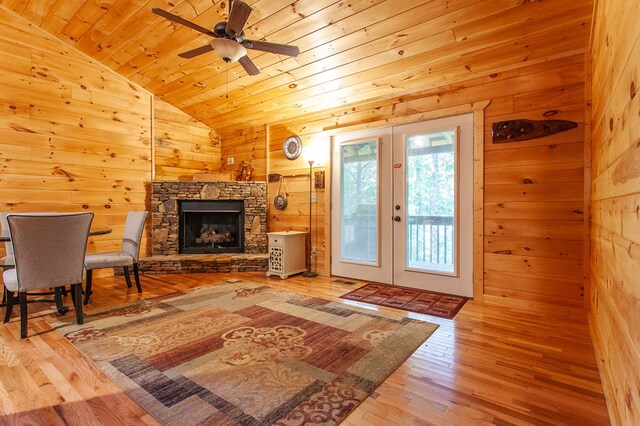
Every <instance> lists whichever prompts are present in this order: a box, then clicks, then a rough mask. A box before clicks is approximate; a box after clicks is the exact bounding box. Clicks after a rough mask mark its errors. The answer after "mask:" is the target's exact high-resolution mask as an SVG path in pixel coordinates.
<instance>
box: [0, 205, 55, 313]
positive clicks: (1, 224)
mask: <svg viewBox="0 0 640 426" xmlns="http://www.w3.org/2000/svg"><path fill="white" fill-rule="evenodd" d="M56 213H57V212H35V213H27V212H25V213H19V214H21V215H25V216H42V215H51V214H56ZM10 214H12V213H0V236H3V237H8V236H9V223H8V222H7V216H8V215H10ZM14 214H17V213H14ZM4 251H5V256H4V257H2V258H1V259H0V261H2V262H3V263H5V264H7V265H15V260H14V258H13V247H12V246H11V241H6V242H5V243H4ZM63 290H64V287H63ZM56 297H61V296H60V295H59V294H56ZM6 301H7V293H6V290H4V291H3V293H2V303H5V302H6ZM59 304H60V305H61V304H62V299H60V302H59Z"/></svg>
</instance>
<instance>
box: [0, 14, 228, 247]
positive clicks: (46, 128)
mask: <svg viewBox="0 0 640 426" xmlns="http://www.w3.org/2000/svg"><path fill="white" fill-rule="evenodd" d="M0 57H2V61H1V62H0V211H16V212H21V211H49V210H50V211H92V212H94V213H95V218H94V228H99V227H111V228H113V232H112V233H111V234H109V235H105V236H99V237H92V238H90V240H89V247H88V251H90V252H94V251H108V250H115V249H117V248H119V247H120V244H121V240H122V232H123V230H124V221H125V218H126V214H127V212H128V211H130V210H142V209H149V194H148V190H149V187H148V182H149V181H150V180H151V179H152V153H153V149H152V143H151V138H152V127H153V128H154V131H155V134H156V137H157V138H158V139H160V141H159V143H158V145H159V146H158V147H157V148H156V152H157V154H158V155H157V158H156V161H155V162H156V165H157V167H156V178H157V179H170V180H171V179H176V178H177V177H178V176H182V175H189V174H193V173H194V172H200V171H202V169H201V167H204V168H206V167H213V168H214V169H215V168H217V169H219V164H220V144H219V138H218V136H217V135H216V132H215V131H212V130H211V129H209V128H208V127H206V126H204V125H203V124H201V123H198V122H195V121H194V120H193V119H191V118H190V117H189V116H187V115H186V114H184V113H182V112H180V111H179V110H177V109H175V108H173V107H171V106H170V105H167V104H165V103H164V102H162V101H159V100H156V101H155V111H153V112H152V103H154V102H153V100H152V95H151V94H150V93H148V92H147V91H145V90H143V89H141V88H139V87H138V86H136V85H135V84H132V83H131V82H130V81H128V80H127V79H125V78H123V77H121V76H119V75H117V74H115V73H114V72H113V71H111V70H109V69H107V68H105V67H104V66H102V65H100V64H98V63H97V62H95V61H93V60H91V59H89V58H88V57H87V56H86V55H84V54H82V53H80V52H79V51H77V50H76V49H75V48H73V47H70V46H68V45H67V44H66V43H64V42H62V41H60V40H58V39H56V38H55V37H53V36H51V35H50V34H48V33H47V32H45V31H44V30H42V29H41V28H39V27H36V26H34V25H32V24H30V23H28V22H27V21H26V20H24V19H23V18H20V17H18V16H16V15H15V14H13V13H12V12H10V11H8V10H7V9H6V8H5V7H4V6H2V5H0ZM153 117H155V121H153ZM210 134H211V135H210ZM212 135H213V136H212ZM190 141H192V142H190ZM174 149H175V150H178V154H176V153H175V152H174V151H172V150H174ZM176 156H179V157H180V158H178V160H179V161H177V162H176V163H175V164H170V161H171V159H172V158H173V159H175V158H176ZM205 165H206V166H205ZM217 169H216V171H217ZM148 245H150V241H147V240H146V238H145V240H144V246H143V247H144V248H145V249H148V247H147V246H148ZM143 251H144V250H143ZM148 253H150V249H149V250H148ZM0 255H4V245H1V246H0Z"/></svg>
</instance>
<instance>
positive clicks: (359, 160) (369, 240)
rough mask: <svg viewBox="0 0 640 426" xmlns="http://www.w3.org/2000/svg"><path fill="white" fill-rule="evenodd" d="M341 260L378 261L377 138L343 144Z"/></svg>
mask: <svg viewBox="0 0 640 426" xmlns="http://www.w3.org/2000/svg"><path fill="white" fill-rule="evenodd" d="M340 165H341V168H342V170H341V176H342V188H341V203H342V209H341V211H342V217H341V221H340V223H341V250H340V257H341V259H342V260H346V261H352V262H361V263H371V264H377V263H378V140H376V139H374V140H369V141H364V142H355V143H348V144H345V145H342V146H341V148H340Z"/></svg>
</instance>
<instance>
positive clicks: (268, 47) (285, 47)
mask: <svg viewBox="0 0 640 426" xmlns="http://www.w3.org/2000/svg"><path fill="white" fill-rule="evenodd" d="M242 45H243V46H244V47H246V48H247V49H253V50H260V51H262V52H269V53H279V54H281V55H287V56H298V54H299V53H300V49H298V46H291V45H289V44H279V43H269V42H268V41H259V40H244V41H243V42H242Z"/></svg>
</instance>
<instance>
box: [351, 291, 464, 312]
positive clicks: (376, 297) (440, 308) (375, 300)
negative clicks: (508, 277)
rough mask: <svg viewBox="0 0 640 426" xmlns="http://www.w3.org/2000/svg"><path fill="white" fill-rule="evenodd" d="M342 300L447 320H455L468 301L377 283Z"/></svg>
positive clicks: (457, 297) (462, 298) (459, 297)
mask: <svg viewBox="0 0 640 426" xmlns="http://www.w3.org/2000/svg"><path fill="white" fill-rule="evenodd" d="M340 298H342V299H348V300H356V301H358V302H364V303H371V304H373V305H379V306H388V307H391V308H398V309H404V310H405V311H411V312H417V313H419V314H426V315H433V316H435V317H440V318H446V319H453V318H454V317H455V316H456V314H457V313H458V311H459V310H460V309H462V307H463V306H464V304H465V303H466V301H467V300H468V299H467V298H466V297H461V296H451V295H447V294H441V293H434V292H431V291H426V290H417V289H414V288H407V287H400V286H391V285H387V284H375V283H369V284H366V285H364V286H362V287H360V288H359V289H357V290H354V291H352V292H350V293H347V294H343V295H342V296H340Z"/></svg>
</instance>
